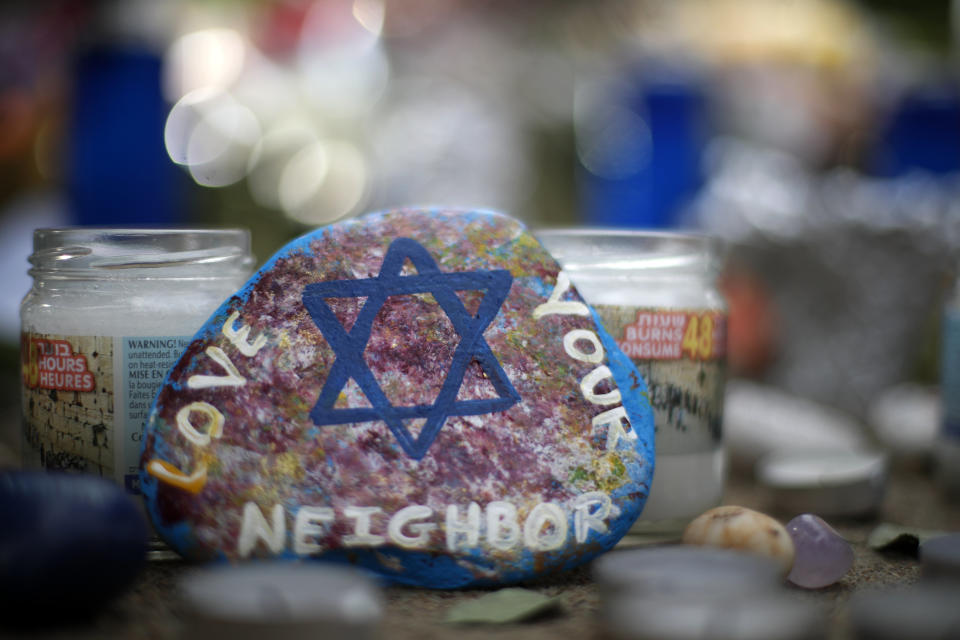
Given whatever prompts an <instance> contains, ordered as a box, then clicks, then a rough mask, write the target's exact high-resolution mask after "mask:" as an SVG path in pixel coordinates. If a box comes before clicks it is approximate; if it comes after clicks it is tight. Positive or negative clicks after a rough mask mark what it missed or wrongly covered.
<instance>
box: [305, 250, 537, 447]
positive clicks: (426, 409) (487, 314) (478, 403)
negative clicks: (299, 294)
mask: <svg viewBox="0 0 960 640" xmlns="http://www.w3.org/2000/svg"><path fill="white" fill-rule="evenodd" d="M407 259H409V260H410V262H411V263H412V264H413V266H414V267H416V270H417V273H416V275H401V272H402V270H403V264H404V262H405V261H406V260H407ZM512 282H513V276H512V275H510V272H509V271H506V270H504V269H490V270H483V269H480V270H475V271H460V272H450V273H444V272H441V271H440V269H439V267H438V266H437V263H436V261H435V260H434V259H433V258H432V257H431V256H430V254H429V253H428V252H427V250H426V249H425V248H424V247H423V246H421V245H420V244H419V243H417V242H416V241H415V240H412V239H410V238H397V239H396V240H394V241H393V242H392V243H391V244H390V247H389V248H388V249H387V254H386V256H384V258H383V264H382V265H381V266H380V273H379V274H378V275H377V277H376V278H364V279H359V280H332V281H328V282H316V283H313V284H309V285H307V286H306V287H305V288H304V292H303V305H304V307H306V309H307V311H308V312H309V313H310V317H311V318H313V321H314V323H315V324H316V325H317V328H319V329H320V331H321V333H323V337H324V338H325V339H326V340H327V342H328V343H329V344H330V346H331V348H332V349H333V351H334V354H335V356H336V360H335V361H334V363H333V366H332V367H331V368H330V373H329V374H328V376H327V380H326V382H325V383H324V385H323V388H322V389H321V390H320V397H319V399H318V400H317V403H316V404H315V405H314V407H313V409H312V410H311V411H310V417H311V419H313V422H314V424H316V425H317V426H324V425H335V424H348V423H352V422H367V421H372V420H383V421H384V422H385V423H386V424H387V427H389V428H390V431H391V432H392V433H393V435H394V437H395V438H396V439H397V442H399V444H400V447H401V448H402V449H403V450H404V452H405V453H406V454H407V455H408V456H409V457H411V458H413V459H414V460H419V459H421V458H422V457H423V456H424V455H426V453H427V449H429V448H430V445H431V444H433V441H434V440H435V439H436V437H437V434H438V433H439V432H440V428H441V427H442V426H443V424H444V423H445V422H446V420H447V418H448V417H450V416H471V415H482V414H485V413H494V412H497V411H504V410H506V409H508V408H510V407H511V406H513V405H514V404H516V403H517V402H519V401H520V394H518V393H517V390H516V389H515V388H514V387H513V384H511V382H510V380H509V379H508V378H507V376H506V374H505V373H504V371H503V368H502V367H501V366H500V363H499V362H498V361H497V358H496V357H495V356H494V355H493V351H491V350H490V346H489V345H488V344H487V341H486V340H485V339H484V338H483V332H484V330H486V328H487V326H488V325H489V324H490V322H491V321H492V320H493V318H494V317H495V316H496V315H497V312H498V311H499V310H500V307H501V305H502V304H503V301H504V300H505V299H506V297H507V294H508V293H509V292H510V285H511V283H512ZM473 290H477V291H479V290H483V291H485V294H484V297H483V300H482V301H481V303H480V306H479V308H478V309H477V312H476V314H473V315H471V314H470V313H469V312H468V311H467V309H466V307H465V306H464V305H463V302H462V301H461V300H460V298H459V297H458V296H457V294H456V292H457V291H473ZM416 293H430V294H432V295H433V297H434V298H435V299H436V301H437V303H438V304H439V305H440V307H441V308H442V309H443V311H444V312H445V313H446V315H447V317H448V318H449V319H450V322H451V323H452V324H453V328H454V330H455V331H456V332H457V334H458V335H459V336H460V342H459V344H457V348H456V350H455V351H454V354H453V360H452V362H451V363H450V369H449V370H448V371H447V375H446V377H445V378H444V381H443V386H442V387H441V388H440V393H439V394H437V397H436V399H435V400H434V402H433V404H428V405H415V406H399V407H398V406H394V405H393V404H392V403H391V402H390V400H389V399H387V396H386V395H385V394H384V393H383V389H381V388H380V384H379V383H378V382H377V380H376V378H375V377H374V376H373V373H372V372H371V371H370V367H369V366H368V365H367V363H366V361H365V360H364V358H363V352H364V349H366V346H367V341H368V340H369V339H370V332H371V329H372V327H373V321H374V319H375V318H376V317H377V314H378V313H379V312H380V308H381V307H382V306H383V304H384V303H385V302H386V301H387V298H388V297H390V296H397V295H408V294H416ZM359 297H366V302H365V303H364V304H363V307H362V308H361V310H360V313H359V314H358V315H357V318H356V320H355V321H354V323H353V327H351V329H350V330H349V331H347V330H346V329H345V328H344V326H343V325H342V324H341V323H340V321H339V320H338V319H337V317H336V316H335V315H334V313H333V311H332V310H331V309H330V306H329V305H328V304H327V298H359ZM471 362H477V363H478V364H479V365H480V368H481V369H482V370H483V372H484V374H486V376H487V378H488V379H489V381H490V382H491V383H492V385H493V388H494V389H495V390H496V393H497V397H495V398H485V399H471V400H457V394H458V393H459V391H460V386H461V385H462V384H463V376H464V374H465V373H466V371H467V367H468V366H469V365H470V363H471ZM350 378H353V379H354V380H355V381H356V383H357V385H358V386H359V387H360V389H362V390H363V392H364V394H366V396H367V399H368V400H369V402H370V405H371V406H370V407H362V408H339V409H338V408H334V404H335V403H336V401H337V398H338V397H339V395H340V392H341V391H342V390H343V388H344V385H346V383H347V382H348V381H349V380H350ZM420 418H425V419H426V420H425V422H424V424H423V427H422V428H421V430H420V433H419V434H418V435H417V436H416V437H414V436H413V434H411V433H410V431H409V430H408V429H407V427H406V426H405V425H404V420H410V419H420Z"/></svg>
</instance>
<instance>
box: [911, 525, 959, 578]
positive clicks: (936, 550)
mask: <svg viewBox="0 0 960 640" xmlns="http://www.w3.org/2000/svg"><path fill="white" fill-rule="evenodd" d="M920 566H921V575H922V576H923V579H924V580H936V581H941V580H947V581H952V582H955V583H957V585H958V588H960V533H951V534H948V535H945V536H938V537H936V538H931V539H930V540H927V541H926V542H924V543H923V544H922V545H920Z"/></svg>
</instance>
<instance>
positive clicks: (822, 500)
mask: <svg viewBox="0 0 960 640" xmlns="http://www.w3.org/2000/svg"><path fill="white" fill-rule="evenodd" d="M887 473H888V472H887V458H886V456H884V455H883V454H880V453H873V452H868V451H849V452H848V451H798V452H791V453H776V454H772V455H770V456H767V457H765V458H764V459H762V460H761V461H760V462H759V463H758V465H757V478H758V479H759V480H760V482H761V483H762V484H763V485H765V486H766V487H767V488H769V489H770V490H771V492H772V496H771V502H773V503H774V504H776V505H777V508H778V509H780V510H781V511H788V512H793V513H802V512H809V513H816V514H819V515H821V516H828V517H829V516H846V517H857V516H865V515H869V514H871V513H874V512H876V510H877V509H878V508H879V507H880V503H881V502H882V501H883V496H884V490H885V488H886V479H887Z"/></svg>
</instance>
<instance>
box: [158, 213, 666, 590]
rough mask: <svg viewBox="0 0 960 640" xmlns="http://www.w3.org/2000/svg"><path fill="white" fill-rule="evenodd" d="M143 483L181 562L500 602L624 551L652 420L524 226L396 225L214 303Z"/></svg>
mask: <svg viewBox="0 0 960 640" xmlns="http://www.w3.org/2000/svg"><path fill="white" fill-rule="evenodd" d="M142 466H143V472H142V474H141V480H142V490H143V493H144V495H145V498H146V502H147V506H148V511H149V513H150V515H151V517H152V519H153V521H154V524H155V526H156V528H157V530H158V532H159V533H160V534H161V535H162V536H163V537H164V539H165V540H167V542H168V543H169V544H170V545H171V546H172V547H173V548H175V549H176V550H177V551H179V552H180V553H181V554H183V555H184V556H186V557H187V558H190V559H197V560H203V559H215V558H220V559H226V560H229V561H241V560H245V559H248V558H255V557H256V558H261V557H284V558H298V557H313V558H318V559H322V560H330V561H336V562H349V563H353V564H357V565H360V566H364V567H367V568H370V569H374V570H376V571H378V572H380V573H382V574H384V575H386V576H388V577H389V578H391V579H393V580H395V581H398V582H403V583H408V584H415V585H421V586H427V587H438V588H446V587H462V586H467V585H480V584H503V583H509V582H515V581H518V580H523V579H527V578H531V577H534V576H537V575H541V574H544V573H548V572H552V571H558V570H562V569H566V568H569V567H572V566H575V565H578V564H581V563H583V562H585V561H587V560H589V559H590V558H592V557H593V556H595V555H597V554H599V553H601V552H603V551H605V550H607V549H609V548H611V547H612V546H613V545H614V544H615V543H616V542H617V540H619V538H620V537H621V536H622V535H623V534H624V533H625V532H626V531H627V529H628V528H629V526H630V524H631V523H632V522H633V521H634V520H635V519H636V517H637V516H638V515H639V513H640V511H641V509H642V508H643V503H644V501H645V499H646V496H647V492H648V490H649V485H650V480H651V476H652V472H653V421H652V414H651V410H650V406H649V403H648V400H647V394H646V388H645V385H644V382H643V380H642V378H641V377H640V376H639V375H638V373H637V371H636V369H635V368H634V367H633V365H632V364H631V363H630V360H629V359H628V358H627V357H625V356H624V355H623V353H622V352H621V351H620V350H619V349H618V348H617V346H616V344H615V342H614V341H613V340H612V339H611V337H610V335H608V334H607V333H606V332H605V331H604V329H603V328H602V326H601V325H600V323H599V321H598V320H597V316H596V314H595V313H594V312H593V311H592V309H590V308H589V307H588V306H587V305H585V304H584V303H583V301H582V299H581V298H580V296H579V294H578V293H577V292H576V291H575V290H574V289H573V288H572V287H570V284H569V281H568V279H567V278H566V275H565V274H563V273H561V272H560V271H559V267H558V265H557V264H556V262H555V261H554V260H553V259H552V258H551V257H550V255H549V254H548V253H547V252H546V251H545V250H544V249H543V248H542V247H541V246H540V244H539V243H538V242H537V241H536V240H535V239H534V238H533V236H531V235H530V234H529V233H528V232H527V231H526V230H525V229H524V227H523V226H522V225H521V224H520V223H518V222H516V221H515V220H512V219H511V218H508V217H506V216H503V215H499V214H494V213H486V212H455V211H442V210H431V211H424V210H400V211H392V212H386V213H378V214H371V215H368V216H365V217H363V218H359V219H356V220H351V221H346V222H340V223H337V224H334V225H331V226H329V227H326V228H323V229H319V230H317V231H314V232H313V233H310V234H308V235H306V236H304V237H302V238H299V239H298V240H295V241H293V242H292V243H290V244H289V245H287V246H286V247H285V248H283V249H282V250H281V251H280V252H279V253H278V254H277V255H275V256H274V257H273V258H272V259H271V260H270V261H269V262H268V263H267V264H266V265H265V266H264V267H263V268H262V269H261V270H260V271H259V272H257V273H256V274H255V275H254V276H253V278H251V280H250V281H249V282H248V283H247V284H246V285H245V286H244V288H243V289H241V290H240V291H239V292H238V293H237V294H236V295H235V296H233V297H232V298H230V299H229V300H228V301H226V302H225V303H224V304H223V305H222V306H221V307H220V308H219V309H218V310H217V311H216V312H215V313H214V315H213V316H212V317H211V318H210V320H209V321H208V322H207V323H206V324H205V325H204V326H203V328H202V329H201V330H200V331H199V332H198V333H197V335H196V336H195V338H194V340H193V342H192V343H191V345H190V347H189V348H188V349H187V351H186V352H185V353H184V355H183V356H182V357H181V359H180V360H179V362H178V363H177V364H176V365H175V366H174V367H173V368H172V369H171V370H170V372H169V373H168V375H167V379H166V381H165V382H164V385H163V387H162V389H161V391H160V392H159V394H158V396H157V398H156V400H155V402H154V406H153V408H152V410H151V413H150V416H149V419H148V422H147V426H146V432H145V436H144V449H143V458H142Z"/></svg>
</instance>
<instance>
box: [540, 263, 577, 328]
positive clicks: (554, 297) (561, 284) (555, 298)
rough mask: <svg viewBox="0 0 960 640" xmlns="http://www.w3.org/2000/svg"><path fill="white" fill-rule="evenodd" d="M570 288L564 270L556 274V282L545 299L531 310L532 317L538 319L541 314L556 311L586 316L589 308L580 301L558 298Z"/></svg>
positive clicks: (562, 313)
mask: <svg viewBox="0 0 960 640" xmlns="http://www.w3.org/2000/svg"><path fill="white" fill-rule="evenodd" d="M568 289H570V278H569V276H567V272H566V271H561V272H560V273H558V274H557V284H556V286H555V287H554V288H553V293H551V294H550V297H549V298H547V301H546V302H544V303H543V304H541V305H540V306H538V307H537V308H536V309H534V310H533V319H534V320H539V319H540V318H542V317H543V316H548V315H550V314H553V313H556V314H559V315H574V316H588V315H590V309H589V308H587V305H585V304H584V303H582V302H572V301H565V302H561V301H560V298H561V297H563V294H565V293H566V292H567V290H568Z"/></svg>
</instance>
